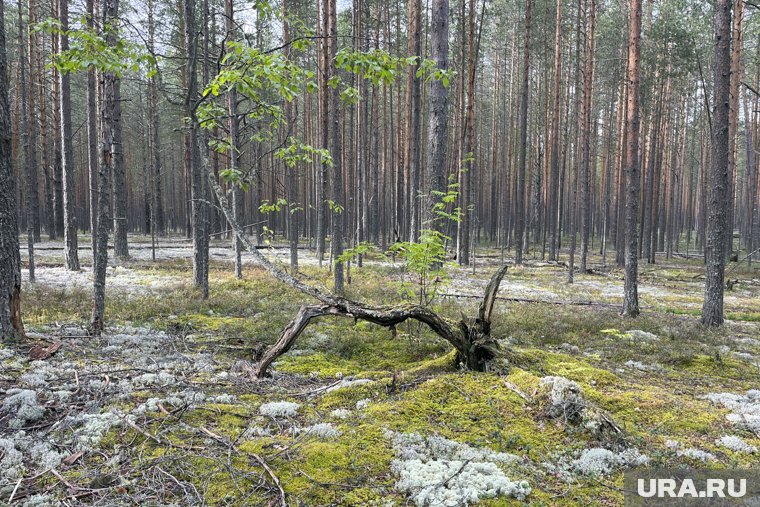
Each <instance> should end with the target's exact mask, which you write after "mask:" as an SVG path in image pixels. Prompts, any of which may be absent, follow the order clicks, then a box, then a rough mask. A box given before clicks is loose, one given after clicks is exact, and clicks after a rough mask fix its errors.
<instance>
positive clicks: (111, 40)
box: [91, 0, 119, 336]
mask: <svg viewBox="0 0 760 507" xmlns="http://www.w3.org/2000/svg"><path fill="white" fill-rule="evenodd" d="M118 9H119V0H102V3H101V16H102V24H101V26H104V27H106V26H110V25H111V24H112V23H114V22H115V20H116V19H117V16H118ZM104 35H105V40H106V44H108V45H109V46H114V45H115V44H116V42H117V41H116V32H115V31H114V30H109V31H106V32H105V34H104ZM99 74H100V88H101V90H102V99H101V100H102V102H101V105H100V129H99V130H100V160H99V164H98V207H97V224H98V225H97V230H96V234H95V241H96V245H95V258H94V259H93V264H94V266H93V278H94V280H93V303H92V323H91V332H92V334H93V335H95V336H100V334H101V333H102V332H103V326H104V318H105V304H106V269H107V267H108V236H109V229H110V225H111V216H110V215H111V175H112V173H113V167H114V153H113V145H114V122H115V114H116V112H115V110H116V90H115V87H116V80H117V77H116V75H115V74H114V73H113V72H100V73H99Z"/></svg>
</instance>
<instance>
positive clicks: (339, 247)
mask: <svg viewBox="0 0 760 507" xmlns="http://www.w3.org/2000/svg"><path fill="white" fill-rule="evenodd" d="M325 1H327V2H328V12H327V13H328V19H327V27H328V29H327V34H328V36H329V37H328V39H327V45H328V46H327V47H328V49H327V59H328V68H329V72H328V74H327V75H328V76H329V77H328V79H329V78H330V77H332V76H337V74H338V69H337V67H336V64H335V56H336V55H337V53H338V17H337V4H336V0H325ZM329 95H330V102H329V106H328V109H329V111H327V112H326V114H328V117H329V127H330V156H331V157H332V160H333V166H332V200H333V202H334V203H335V204H336V205H340V206H342V207H343V211H340V212H339V211H337V210H333V212H332V237H331V239H330V247H331V248H332V258H333V262H334V263H335V265H334V266H333V283H334V290H335V293H336V294H343V290H344V287H343V284H344V274H343V262H341V261H340V260H339V257H340V256H341V255H342V254H343V235H344V230H343V227H344V225H343V223H344V217H345V212H346V210H347V209H348V208H347V206H346V203H345V202H344V201H345V196H344V194H343V169H342V163H341V162H342V143H341V125H340V90H338V88H337V87H335V88H330V91H329Z"/></svg>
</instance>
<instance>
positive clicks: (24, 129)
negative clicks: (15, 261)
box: [18, 0, 37, 282]
mask: <svg viewBox="0 0 760 507" xmlns="http://www.w3.org/2000/svg"><path fill="white" fill-rule="evenodd" d="M23 12H24V6H23V4H22V2H21V0H19V2H18V42H19V44H18V47H19V81H20V82H19V89H18V94H19V95H20V97H21V144H22V145H23V147H24V175H25V183H26V185H25V190H26V191H25V192H24V198H25V199H24V209H25V211H26V238H27V242H26V244H27V253H28V257H29V281H30V282H33V281H34V233H35V230H34V215H35V213H34V206H35V205H34V197H33V196H34V192H35V190H36V188H37V155H36V152H35V143H34V141H33V132H34V131H35V127H34V123H35V121H34V118H30V116H33V114H31V115H30V111H29V109H30V105H29V98H30V97H31V96H32V94H31V93H30V87H29V83H28V81H27V63H29V61H30V60H31V58H30V57H29V55H30V53H31V48H30V47H29V42H30V40H29V39H27V37H26V22H25V21H24V15H23ZM32 109H33V108H32Z"/></svg>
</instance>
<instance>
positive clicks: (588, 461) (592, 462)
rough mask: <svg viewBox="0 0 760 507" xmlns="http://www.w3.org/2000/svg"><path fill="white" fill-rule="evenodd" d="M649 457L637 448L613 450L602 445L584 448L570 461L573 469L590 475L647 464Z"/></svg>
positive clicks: (604, 473)
mask: <svg viewBox="0 0 760 507" xmlns="http://www.w3.org/2000/svg"><path fill="white" fill-rule="evenodd" d="M648 463H649V457H647V456H646V455H644V454H641V453H640V452H639V451H638V450H637V449H634V448H629V449H625V450H623V451H621V452H614V451H611V450H609V449H605V448H603V447H595V448H593V449H585V450H584V451H583V452H582V453H581V455H580V457H579V458H578V459H576V460H573V461H572V462H571V466H572V469H573V471H575V472H577V473H579V474H582V475H590V476H598V475H606V474H609V473H611V472H614V471H615V470H618V469H620V468H630V467H635V466H642V465H647V464H648Z"/></svg>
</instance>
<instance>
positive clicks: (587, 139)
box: [580, 0, 596, 273]
mask: <svg viewBox="0 0 760 507" xmlns="http://www.w3.org/2000/svg"><path fill="white" fill-rule="evenodd" d="M589 1H590V6H589V19H588V32H587V35H586V69H585V71H584V73H583V78H584V83H583V140H582V145H581V151H582V157H583V161H582V164H581V175H580V177H581V209H580V218H581V265H580V269H581V273H585V272H586V269H587V261H588V243H589V234H590V232H591V181H592V178H593V180H594V181H596V178H595V173H596V170H595V168H596V163H595V161H593V162H594V163H593V164H592V160H591V154H592V153H591V137H592V133H591V128H592V112H591V95H592V93H593V85H594V42H595V41H594V29H595V27H596V0H589ZM593 126H594V129H596V122H593ZM592 167H593V173H592Z"/></svg>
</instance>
